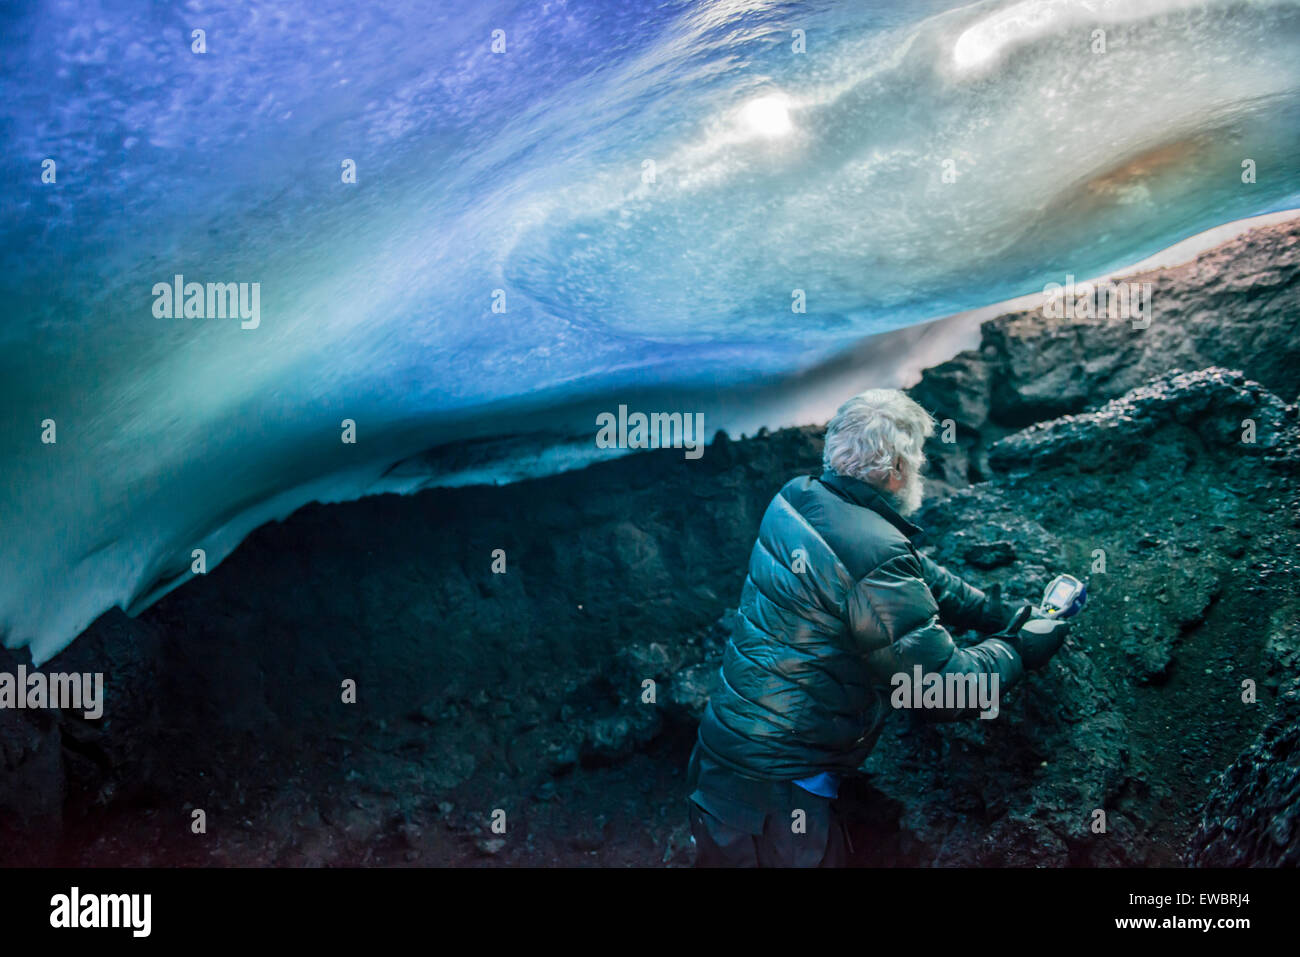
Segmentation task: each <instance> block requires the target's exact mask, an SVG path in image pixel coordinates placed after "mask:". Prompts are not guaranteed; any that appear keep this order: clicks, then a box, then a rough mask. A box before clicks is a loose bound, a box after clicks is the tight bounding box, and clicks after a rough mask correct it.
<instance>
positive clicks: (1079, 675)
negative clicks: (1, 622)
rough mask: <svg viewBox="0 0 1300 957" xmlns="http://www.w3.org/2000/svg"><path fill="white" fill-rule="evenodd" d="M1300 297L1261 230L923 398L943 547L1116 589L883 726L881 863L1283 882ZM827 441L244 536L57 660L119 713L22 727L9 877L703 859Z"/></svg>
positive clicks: (1294, 237) (1002, 573)
mask: <svg viewBox="0 0 1300 957" xmlns="http://www.w3.org/2000/svg"><path fill="white" fill-rule="evenodd" d="M1297 276H1300V226H1297V225H1296V224H1294V223H1292V224H1284V225H1283V226H1279V227H1270V228H1267V229H1263V230H1257V231H1256V232H1254V233H1252V234H1249V235H1248V236H1247V237H1245V238H1243V239H1240V240H1236V241H1234V243H1230V244H1228V245H1226V246H1224V247H1220V248H1219V249H1217V250H1214V251H1211V252H1210V253H1207V254H1205V255H1204V256H1202V257H1200V258H1199V259H1198V260H1197V261H1196V262H1195V263H1192V264H1190V265H1188V266H1185V267H1179V269H1176V270H1166V271H1163V272H1160V273H1156V274H1153V276H1152V277H1151V278H1152V281H1153V282H1154V283H1156V286H1155V296H1154V301H1155V303H1156V307H1157V308H1156V313H1155V316H1154V319H1153V322H1152V324H1151V327H1150V328H1148V329H1146V330H1135V329H1133V328H1132V326H1131V324H1128V323H1126V322H1124V321H1122V320H1073V321H1062V320H1044V319H1043V317H1042V316H1041V315H1037V314H1034V313H1021V314H1014V315H1010V316H1004V317H1001V318H999V319H996V320H993V321H992V322H990V323H987V324H986V325H985V327H984V330H983V337H984V341H983V344H982V346H981V349H980V350H978V351H976V352H972V353H966V354H963V355H961V356H958V357H956V358H954V359H953V360H952V361H951V362H949V363H945V364H944V365H942V366H939V367H937V368H935V369H932V370H930V371H928V372H927V374H926V375H925V377H924V378H923V379H922V381H921V383H920V384H919V385H918V386H917V387H916V389H915V390H914V391H915V394H916V395H917V397H918V398H919V399H920V400H921V401H922V402H923V403H924V404H926V405H927V407H929V408H931V409H932V410H934V411H935V414H936V416H937V417H938V418H940V419H941V420H942V419H952V420H953V421H954V422H955V424H956V427H957V428H956V435H955V439H956V441H954V442H950V443H944V442H942V441H941V437H936V441H935V443H934V445H933V447H932V449H931V455H930V457H931V460H932V464H933V467H934V472H935V476H936V481H935V483H934V486H935V488H936V490H939V491H942V492H944V493H949V494H946V495H945V496H944V497H941V498H938V499H936V500H933V501H932V502H931V504H930V505H929V506H928V507H927V508H926V509H925V510H924V511H923V512H922V513H921V515H920V516H919V522H920V524H922V525H923V526H925V527H926V529H927V532H926V535H925V537H924V539H923V540H922V541H921V543H920V544H921V546H922V547H923V548H925V549H927V550H929V551H930V552H931V554H933V555H934V557H935V558H936V559H937V560H939V561H940V562H942V563H944V564H946V565H948V566H949V567H950V568H952V569H953V570H954V571H957V572H958V573H960V574H962V575H963V576H966V577H968V578H970V579H971V580H973V581H974V582H976V583H978V584H992V583H994V582H998V583H1001V584H1002V586H1003V589H1004V590H1005V591H1006V592H1008V593H1009V594H1010V595H1012V596H1014V597H1018V598H1036V597H1037V596H1038V595H1039V594H1041V589H1042V587H1043V586H1044V585H1045V584H1046V582H1047V580H1048V579H1049V578H1050V577H1051V576H1052V575H1053V574H1055V573H1056V572H1058V571H1065V570H1068V571H1072V572H1074V573H1076V574H1079V575H1080V576H1081V577H1086V578H1087V579H1088V581H1089V587H1090V594H1091V597H1090V599H1089V604H1088V607H1087V609H1086V612H1085V614H1084V615H1083V616H1082V617H1081V619H1080V620H1079V624H1078V627H1077V628H1076V629H1075V632H1074V634H1073V635H1072V637H1071V639H1070V640H1069V644H1068V645H1067V648H1066V649H1065V650H1064V651H1063V652H1062V653H1061V654H1060V655H1059V656H1058V657H1057V659H1056V660H1055V661H1054V662H1053V663H1052V664H1051V665H1050V666H1049V667H1048V668H1047V669H1045V670H1044V671H1043V672H1040V673H1037V674H1035V675H1034V676H1033V677H1032V678H1031V679H1030V680H1029V681H1028V682H1026V683H1025V684H1024V685H1022V686H1021V687H1020V688H1018V689H1017V690H1016V691H1015V692H1013V693H1012V694H1010V695H1008V696H1007V701H1006V702H1005V706H1004V710H1003V714H1002V716H1001V717H1000V718H999V719H998V720H995V721H972V722H970V723H963V724H958V725H945V726H934V725H926V724H921V723H917V722H913V721H910V720H909V719H908V718H907V717H906V716H905V715H900V716H898V717H897V719H896V720H895V722H894V723H893V725H892V726H891V727H890V728H889V729H887V731H886V733H885V735H884V736H883V737H882V739H881V742H880V744H879V746H878V747H877V749H876V751H875V752H874V753H873V755H872V756H871V758H870V759H869V760H868V763H867V765H866V767H865V769H864V770H865V774H864V776H863V778H862V779H861V780H860V781H858V782H855V783H854V785H853V791H854V794H855V796H856V798H857V799H858V803H859V806H860V808H861V810H860V813H859V815H858V817H857V819H856V820H855V825H854V836H855V847H856V849H857V858H858V862H859V863H863V864H918V865H930V864H938V865H950V864H983V865H990V864H1026V865H1027V864H1038V865H1112V864H1132V865H1147V864H1180V863H1205V864H1218V863H1230V864H1243V863H1260V864H1278V863H1295V862H1296V860H1297V853H1300V851H1298V850H1297V848H1300V827H1297V826H1296V824H1295V821H1296V817H1297V814H1298V813H1300V809H1298V803H1300V802H1298V799H1297V795H1296V789H1295V781H1296V773H1297V772H1296V764H1295V761H1296V758H1295V754H1296V749H1295V744H1296V737H1297V733H1298V732H1297V730H1296V729H1297V724H1296V713H1295V708H1294V702H1293V701H1292V700H1291V699H1289V698H1286V697H1285V696H1284V695H1283V694H1282V692H1284V691H1285V690H1286V689H1287V688H1288V687H1290V686H1291V683H1292V682H1293V681H1294V680H1295V678H1296V676H1297V675H1298V674H1300V589H1297V588H1296V587H1295V584H1294V582H1295V574H1296V567H1295V566H1296V561H1297V544H1298V543H1300V498H1298V496H1300V492H1298V491H1297V481H1296V478H1297V472H1298V471H1300V429H1298V427H1297V408H1296V406H1295V404H1294V400H1295V397H1296V393H1297V391H1298V389H1300V362H1298V361H1297V360H1300V355H1297V352H1298V351H1300V345H1298V344H1297V342H1293V341H1292V328H1291V326H1292V324H1293V318H1294V316H1295V315H1297V313H1298V312H1300V291H1298V290H1300V287H1298V286H1297ZM1162 290H1163V292H1162ZM1225 366H1226V367H1228V368H1223V367H1225ZM1180 369H1182V370H1188V371H1185V372H1178V371H1176V370H1180ZM1229 369H1231V370H1233V371H1228V370H1229ZM1247 420H1249V422H1253V423H1254V434H1253V436H1250V438H1253V440H1254V441H1244V440H1243V422H1244V421H1247ZM819 432H820V430H819V429H817V428H813V427H809V428H805V429H790V430H783V431H781V432H777V433H773V434H765V433H764V434H760V435H759V436H756V437H753V438H749V439H744V440H740V441H732V440H729V439H728V438H727V437H726V436H724V435H720V436H719V437H718V438H717V439H716V440H715V441H714V443H713V444H712V445H711V446H710V447H709V448H708V450H707V452H706V454H705V455H704V456H703V457H702V458H701V459H699V460H697V461H692V460H686V459H684V457H683V456H682V455H681V453H680V452H674V451H671V450H668V451H660V452H649V453H642V454H637V455H634V456H629V457H626V458H623V459H620V460H617V461H612V462H606V463H602V464H599V465H595V466H592V467H590V468H586V469H583V470H581V471H577V472H572V473H567V474H565V475H559V476H553V477H549V478H544V479H538V480H531V481H527V482H521V483H518V484H515V485H510V486H504V487H475V488H465V489H455V490H432V491H427V492H422V493H419V494H416V495H412V496H407V497H398V496H379V497H375V498H370V499H365V500H362V501H357V502H351V503H345V504H341V505H329V506H319V505H317V506H310V507H307V508H304V509H302V510H300V511H299V512H297V513H295V514H294V515H293V516H291V517H290V518H289V519H288V520H286V521H285V522H283V523H276V524H272V525H268V526H266V527H264V528H262V529H260V530H258V531H257V532H256V533H255V534H254V535H253V536H251V537H250V538H249V539H248V541H246V542H245V543H244V544H243V545H242V546H241V547H240V548H239V549H238V550H237V551H236V552H235V553H234V554H233V555H232V556H231V557H230V558H228V559H227V560H226V561H225V562H223V563H222V564H221V565H220V566H219V567H218V568H216V569H214V570H212V571H211V572H210V573H209V574H208V575H206V576H204V577H202V578H199V579H197V580H195V581H193V582H191V583H189V584H188V585H186V586H185V587H183V588H181V589H178V590H177V591H175V592H172V593H171V594H169V595H168V596H166V597H165V598H163V599H162V600H161V601H159V602H158V603H157V604H156V605H154V606H153V607H152V608H150V609H148V610H147V611H146V612H144V613H143V614H141V615H140V616H139V617H138V618H135V619H130V618H127V617H126V616H125V615H123V614H122V613H121V612H112V613H109V614H106V615H105V616H103V617H102V618H101V619H100V620H99V621H98V622H96V623H95V625H94V626H92V627H91V628H90V629H89V630H88V631H87V632H86V634H84V635H83V636H82V637H81V638H80V639H78V641H77V642H76V643H74V644H73V646H72V647H71V648H70V649H69V650H68V651H66V652H65V653H63V654H62V655H60V656H59V657H58V658H56V659H55V660H54V661H52V662H50V663H49V664H48V665H47V666H46V670H50V671H81V670H97V671H104V672H105V673H106V685H107V705H106V714H105V718H104V719H103V720H101V721H97V722H91V721H86V720H84V719H82V718H80V717H78V716H75V715H71V714H68V713H62V714H58V713H56V714H49V713H39V712H26V711H24V712H16V711H0V863H7V864H14V863H65V864H78V865H87V864H88V865H109V864H123V863H125V864H183V865H206V864H257V863H270V864H281V865H345V864H381V865H431V864H436V865H448V864H450V865H465V864H483V865H497V864H533V865H552V864H569V865H573V864H591V865H605V866H621V865H637V866H644V865H667V866H678V865H683V864H686V863H688V862H689V860H690V846H689V837H688V833H687V831H686V828H685V813H684V812H685V807H684V794H683V784H682V778H683V772H684V768H685V762H686V756H687V754H688V752H689V749H690V745H691V742H692V740H693V735H694V725H695V721H696V719H697V716H698V714H699V711H700V709H701V707H702V706H703V702H704V700H705V697H706V696H707V693H708V688H709V685H710V682H711V681H712V680H713V678H714V675H715V673H716V669H717V662H718V659H719V656H720V653H721V648H722V645H723V643H724V641H725V638H726V634H727V630H728V628H729V623H730V615H731V611H730V609H731V607H732V605H733V604H734V602H735V600H736V598H737V597H738V595H739V590H740V584H741V581H742V580H743V574H744V568H745V564H746V559H747V557H748V553H749V550H750V547H751V545H752V543H753V537H754V534H755V531H756V529H757V525H758V519H759V517H760V515H761V513H762V510H763V508H764V507H765V505H766V504H767V501H768V499H769V498H770V497H771V495H772V494H773V493H774V492H775V490H776V489H777V488H778V487H779V486H780V485H781V484H782V483H783V482H785V481H786V480H787V479H788V478H790V477H792V476H793V475H795V474H799V473H802V472H815V471H818V470H819V461H820V452H821V449H820V439H819ZM498 549H500V550H501V552H497V551H496V550H498ZM502 554H503V555H504V561H505V570H504V573H501V574H498V573H494V570H493V562H494V559H497V560H499V559H500V557H501V555H502ZM973 639H974V636H963V640H973ZM5 654H7V653H5ZM17 661H18V659H17V657H16V656H8V657H7V658H5V659H4V660H2V661H0V670H13V669H14V668H15V667H16V664H17ZM348 680H351V681H355V682H356V688H357V698H356V703H345V702H344V701H343V700H342V699H343V683H344V682H345V681H348ZM1247 681H1249V682H1251V683H1253V687H1254V688H1255V693H1256V697H1255V700H1254V702H1253V703H1250V702H1248V701H1245V700H1243V690H1244V687H1247V686H1244V685H1243V682H1247ZM647 682H653V684H649V685H647ZM649 691H653V698H654V700H653V702H649V701H647V700H645V699H646V697H648V692H649ZM1225 769H1227V773H1226V774H1225V773H1224V772H1225ZM196 809H200V810H202V811H204V812H205V815H206V822H207V829H206V833H202V834H196V833H193V831H192V827H191V824H192V821H193V812H194V811H195V810H196ZM1098 810H1100V811H1103V812H1104V813H1105V822H1106V828H1105V831H1104V832H1097V831H1096V830H1095V829H1094V822H1095V821H1096V820H1097V815H1096V812H1097V811H1098ZM494 812H504V819H505V822H506V829H505V833H495V832H494V831H493V829H492V822H493V818H494ZM496 816H497V819H498V820H499V819H500V817H501V815H500V813H497V815H496Z"/></svg>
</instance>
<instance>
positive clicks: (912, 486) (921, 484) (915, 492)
mask: <svg viewBox="0 0 1300 957" xmlns="http://www.w3.org/2000/svg"><path fill="white" fill-rule="evenodd" d="M888 497H889V498H890V499H892V500H893V503H894V508H895V509H897V510H898V514H899V515H902V516H904V517H906V516H908V515H911V514H912V513H913V512H915V511H916V510H917V509H918V508H920V507H921V500H922V499H923V498H924V497H925V479H923V478H922V477H921V475H920V473H918V472H913V473H912V474H911V475H909V476H908V477H907V481H906V482H904V483H903V487H902V488H901V489H899V490H898V491H897V492H895V493H892V494H890V495H889V496H888Z"/></svg>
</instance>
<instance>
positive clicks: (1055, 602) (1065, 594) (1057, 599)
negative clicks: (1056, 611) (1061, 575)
mask: <svg viewBox="0 0 1300 957" xmlns="http://www.w3.org/2000/svg"><path fill="white" fill-rule="evenodd" d="M1073 593H1074V588H1073V587H1071V585H1070V583H1069V582H1058V583H1057V585H1056V587H1055V588H1053V589H1052V591H1051V594H1049V595H1048V596H1047V604H1049V605H1051V606H1052V607H1053V608H1060V607H1062V606H1063V605H1064V604H1065V603H1066V602H1067V601H1069V600H1070V596H1071V595H1072V594H1073Z"/></svg>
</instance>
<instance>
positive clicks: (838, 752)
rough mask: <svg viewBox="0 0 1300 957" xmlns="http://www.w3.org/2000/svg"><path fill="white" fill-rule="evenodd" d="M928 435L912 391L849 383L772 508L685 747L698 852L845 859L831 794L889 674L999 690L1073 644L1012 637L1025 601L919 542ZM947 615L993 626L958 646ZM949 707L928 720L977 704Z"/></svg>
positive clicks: (882, 701) (1032, 634)
mask: <svg viewBox="0 0 1300 957" xmlns="http://www.w3.org/2000/svg"><path fill="white" fill-rule="evenodd" d="M933 432H934V420H933V419H932V418H931V417H930V415H929V414H928V413H926V411H925V410H924V409H922V408H921V407H920V406H919V405H917V404H916V403H915V402H914V401H912V400H911V399H910V398H908V397H907V396H906V395H905V394H903V393H902V392H898V391H895V390H892V389H871V390H869V391H867V392H863V393H862V394H861V395H857V396H854V397H853V398H852V399H849V400H848V401H847V402H845V403H844V404H843V405H842V406H840V408H839V411H837V412H836V413H835V417H834V418H833V419H831V421H830V424H829V425H828V426H827V428H826V446H825V452H824V455H823V465H824V469H825V471H824V472H823V474H822V475H821V477H820V478H812V477H808V476H805V477H801V478H796V479H794V480H793V481H791V482H789V483H787V484H786V485H785V487H784V488H782V489H781V491H780V492H779V493H778V494H777V495H776V497H775V498H774V499H772V503H771V504H770V505H769V506H768V508H767V511H766V512H765V513H764V515H763V520H762V523H761V525H760V527H759V532H758V541H757V542H756V543H755V545H754V549H753V552H752V553H751V554H750V559H749V575H748V577H747V578H746V580H745V585H744V589H743V590H742V592H741V598H740V617H739V623H738V626H737V628H736V630H735V633H734V634H733V635H732V637H731V639H730V641H729V642H728V643H727V649H726V653H725V655H724V658H723V664H722V674H721V680H720V682H719V686H718V688H717V690H716V691H715V692H714V694H713V695H712V697H711V698H710V701H709V704H708V706H707V707H706V708H705V711H704V717H703V720H702V721H701V724H700V730H699V736H698V740H697V742H696V745H695V750H694V751H693V752H692V754H691V764H690V770H689V774H688V782H689V787H690V815H691V832H692V834H693V835H694V838H695V843H696V855H697V856H696V863H697V865H699V866H717V865H728V866H742V867H743V866H750V867H752V866H800V867H816V866H837V865H842V864H844V863H846V859H847V855H848V850H847V838H846V834H845V830H844V827H843V822H842V821H841V820H840V819H839V817H838V815H837V814H836V812H835V809H834V807H833V805H832V803H831V802H832V800H833V799H835V798H836V797H837V794H838V790H839V785H840V781H841V779H842V777H843V776H844V775H846V774H851V773H852V772H854V770H855V769H856V768H857V767H858V766H859V765H860V764H861V763H862V761H863V759H865V758H866V756H867V755H868V754H869V753H870V751H871V748H872V746H873V745H874V744H875V742H876V739H877V737H878V736H879V734H880V729H881V726H882V724H883V722H884V720H885V718H886V716H887V715H888V713H889V710H890V707H891V706H890V697H891V692H890V689H891V685H896V683H897V682H899V681H900V680H908V681H910V680H912V678H913V676H915V675H916V674H917V672H916V671H915V668H916V666H920V668H921V672H920V673H921V674H924V675H926V676H932V675H937V676H938V677H939V678H940V679H948V678H951V679H952V682H951V685H955V683H956V680H957V676H961V680H963V681H964V680H967V679H970V680H974V681H981V682H986V683H987V684H988V685H992V683H993V679H994V678H996V681H997V684H996V685H995V686H993V687H995V688H996V690H997V691H998V692H1001V691H1005V690H1006V689H1008V688H1010V687H1011V686H1012V685H1014V684H1015V683H1016V682H1018V681H1019V680H1020V679H1021V678H1022V676H1023V674H1024V671H1025V669H1027V668H1028V669H1034V668H1040V667H1042V666H1043V665H1044V664H1046V663H1047V661H1048V660H1049V659H1050V658H1051V656H1052V655H1053V654H1055V652H1056V650H1057V649H1058V648H1059V647H1060V645H1061V642H1062V641H1063V640H1064V638H1065V633H1066V630H1067V625H1066V624H1065V623H1064V622H1051V623H1041V622H1040V623H1036V625H1037V627H1036V628H1035V629H1026V630H1024V631H1019V630H1014V631H1013V632H1012V633H1008V630H1009V627H1008V626H1009V625H1010V624H1011V623H1012V619H1013V618H1015V617H1016V615H1015V612H1016V609H1013V608H1010V607H1008V606H1005V605H1003V603H1002V602H1001V600H1000V597H999V595H998V593H997V591H996V590H995V593H994V594H993V595H989V596H986V595H985V594H984V593H983V592H981V591H979V590H978V589H976V588H972V587H971V586H970V585H968V584H966V583H965V582H963V581H962V580H961V579H960V578H958V577H957V576H955V575H953V574H952V573H951V572H949V571H948V570H947V569H945V568H943V567H941V566H939V565H937V564H935V563H934V562H933V561H931V560H930V559H929V558H928V557H926V556H925V555H922V554H921V553H920V552H918V551H917V550H916V548H915V547H914V546H913V545H912V542H911V541H910V539H911V538H912V537H913V536H915V535H916V534H917V533H918V532H920V529H919V528H918V527H917V526H915V525H913V524H912V523H911V522H909V521H908V520H907V519H906V517H905V516H907V515H910V514H912V513H913V512H915V511H916V510H917V508H919V507H920V504H921V498H922V491H923V483H922V478H921V468H922V466H923V465H924V463H925V456H924V454H923V451H922V449H923V446H924V443H925V439H926V438H927V437H928V436H930V435H932V434H933ZM1020 620H1023V618H1021V619H1020ZM944 624H947V625H950V626H953V627H955V628H959V629H968V628H973V629H976V630H978V631H981V632H989V633H1000V634H998V636H997V637H990V638H987V639H985V640H984V641H983V642H981V643H980V644H977V645H974V646H972V647H968V648H959V647H957V645H956V644H955V643H954V642H953V639H952V637H951V635H949V633H948V631H947V630H945V628H944ZM899 676H907V677H906V679H900V677H899ZM943 704H944V707H943V708H942V709H940V710H938V711H931V712H927V713H925V716H926V717H930V718H937V719H939V720H951V719H954V718H957V717H962V716H963V715H965V714H973V713H974V711H973V710H972V708H971V707H969V706H967V707H964V708H962V707H958V706H956V704H955V703H954V702H953V701H952V700H951V699H944V701H943Z"/></svg>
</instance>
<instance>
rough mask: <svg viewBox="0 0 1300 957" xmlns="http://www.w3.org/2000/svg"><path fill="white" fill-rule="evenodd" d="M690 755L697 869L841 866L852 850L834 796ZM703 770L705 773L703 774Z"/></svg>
mask: <svg viewBox="0 0 1300 957" xmlns="http://www.w3.org/2000/svg"><path fill="white" fill-rule="evenodd" d="M698 750H699V749H698V748H697V749H696V751H697V753H695V754H692V755H691V769H690V771H689V772H688V781H690V783H691V788H692V790H691V794H690V801H689V806H690V820H691V834H692V836H693V837H694V838H695V866H696V867H843V866H845V865H846V864H847V863H848V859H849V855H850V852H851V848H850V846H849V843H848V837H847V831H846V828H845V822H844V820H843V819H842V817H841V815H840V814H839V812H838V811H837V809H836V807H835V803H834V802H833V801H832V799H830V798H824V797H820V796H819V795H816V794H813V793H811V792H809V791H805V790H804V789H803V788H801V787H799V785H797V784H795V783H794V782H793V781H761V782H760V781H755V780H753V779H748V778H742V777H740V776H738V775H733V774H731V773H729V772H727V771H726V770H724V769H722V768H720V767H718V766H717V765H715V764H713V763H712V762H710V761H709V760H708V759H707V758H702V756H701V755H699V754H698ZM701 769H703V773H701Z"/></svg>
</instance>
